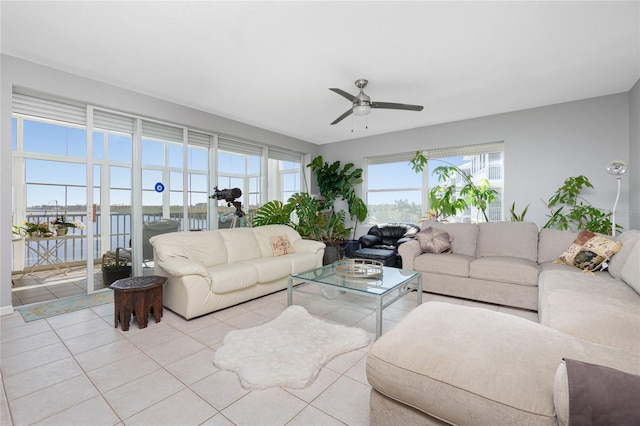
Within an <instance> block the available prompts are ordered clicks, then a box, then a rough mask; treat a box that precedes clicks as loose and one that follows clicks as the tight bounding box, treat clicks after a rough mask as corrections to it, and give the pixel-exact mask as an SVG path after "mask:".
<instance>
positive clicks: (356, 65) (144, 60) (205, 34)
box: [1, 1, 640, 144]
mask: <svg viewBox="0 0 640 426" xmlns="http://www.w3.org/2000/svg"><path fill="white" fill-rule="evenodd" d="M1 19H2V21H1V22H2V28H1V31H2V32H1V35H2V45H1V47H2V52H3V53H6V54H9V55H12V56H16V57H19V58H22V59H26V60H30V61H33V62H37V63H41V64H44V65H47V66H51V67H54V68H58V69H61V70H65V71H69V72H72V73H74V74H78V75H82V76H86V77H89V78H92V79H95V80H99V81H103V82H106V83H110V84H114V85H117V86H120V87H124V88H127V89H131V90H134V91H137V92H142V93H145V94H149V95H152V96H156V97H158V98H162V99H166V100H169V101H172V102H176V103H179V104H183V105H186V106H189V107H193V108H197V109H200V110H204V111H208V112H211V113H213V114H217V115H220V116H224V117H227V118H231V119H234V120H238V121H241V122H245V123H249V124H252V125H255V126H259V127H262V128H265V129H269V130H272V131H275V132H278V133H282V134H285V135H288V136H292V137H296V138H299V139H302V140H306V141H309V142H313V143H317V144H323V143H329V142H335V141H341V140H347V139H351V138H355V137H362V136H366V135H375V134H380V133H386V132H390V131H396V130H402V129H409V128H415V127H422V126H428V125H432V124H437V123H444V122H450V121H455V120H460V119H465V118H472V117H479V116H485V115H489V114H496V113H501V112H507V111H514V110H519V109H525V108H531V107H537V106H543V105H550V104H555V103H560V102H566V101H572V100H577V99H584V98H589V97H594V96H600V95H607V94H613V93H619V92H626V91H628V90H629V89H630V88H631V87H632V86H633V84H634V83H635V82H636V81H637V80H638V78H640V2H638V1H629V2H614V1H602V2H594V1H587V2H580V1H570V2H550V1H542V2H537V1H536V2H534V1H529V2H504V1H499V2H483V1H472V2H456V1H447V2H426V1H424V2H417V1H414V2H395V1H381V2H377V1H375V2H374V1H361V2H342V1H340V2H330V1H319V2H268V1H259V2H214V1H208V2H204V1H201V2H182V1H175V2H137V1H136V2H114V1H108V2H92V1H87V2H58V1H46V2H30V1H26V2H25V1H20V2H13V1H2V3H1ZM358 78H366V79H368V80H369V86H368V87H367V89H366V90H365V92H366V93H367V94H368V95H370V96H371V98H372V100H374V101H385V102H399V103H409V104H419V105H424V110H423V111H422V112H413V111H392V110H373V111H372V113H371V114H370V115H369V116H368V117H367V118H366V119H365V118H363V117H355V118H353V119H352V118H351V117H349V118H347V119H345V120H344V121H342V122H341V123H339V124H338V125H334V126H330V125H329V123H331V122H332V121H333V120H334V119H335V118H337V117H338V116H339V115H340V114H342V113H343V112H345V111H346V110H347V109H348V108H349V107H350V103H349V101H347V100H346V99H344V98H342V97H340V96H338V95H337V94H335V93H333V92H331V91H329V90H328V88H329V87H337V88H341V89H343V90H346V91H348V92H350V93H352V94H356V93H357V89H356V87H355V85H354V81H355V80H356V79H358ZM365 125H368V130H366V131H365V130H364V127H365ZM352 128H353V132H352V131H351V130H352Z"/></svg>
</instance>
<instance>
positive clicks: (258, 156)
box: [218, 138, 263, 228]
mask: <svg viewBox="0 0 640 426" xmlns="http://www.w3.org/2000/svg"><path fill="white" fill-rule="evenodd" d="M262 158H263V157H262V147H259V146H256V145H252V144H248V143H245V142H241V141H237V140H231V139H226V138H224V139H223V138H220V139H219V142H218V189H219V190H224V189H233V188H238V189H240V190H241V191H242V196H241V197H240V198H238V199H236V201H235V202H240V203H242V208H243V211H244V212H245V213H247V214H250V212H251V211H252V210H255V209H257V208H258V206H260V203H261V202H262ZM236 212H237V209H236V206H234V205H229V203H228V202H227V201H225V200H218V220H219V222H218V227H219V228H228V227H230V226H233V224H234V215H236ZM236 216H237V215H236ZM240 219H243V218H240ZM235 224H236V226H237V225H238V221H237V220H236V221H235ZM240 224H241V223H240Z"/></svg>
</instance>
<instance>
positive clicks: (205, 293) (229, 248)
mask: <svg viewBox="0 0 640 426" xmlns="http://www.w3.org/2000/svg"><path fill="white" fill-rule="evenodd" d="M279 236H286V237H287V238H288V240H289V242H290V244H291V247H292V248H293V251H294V252H293V253H289V254H285V255H281V256H276V255H274V249H273V247H272V241H271V237H279ZM150 241H151V245H153V252H154V262H155V273H156V274H157V275H161V276H165V277H167V282H166V284H165V286H164V290H163V299H164V306H166V307H167V308H169V309H171V310H172V311H174V312H176V313H177V314H180V315H182V316H183V317H184V318H186V319H190V318H194V317H198V316H201V315H205V314H208V313H210V312H213V311H217V310H219V309H223V308H226V307H229V306H233V305H236V304H238V303H242V302H245V301H247V300H250V299H254V298H257V297H260V296H264V295H266V294H269V293H273V292H276V291H278V290H282V289H285V288H286V287H287V279H288V277H289V275H291V274H295V273H299V272H304V271H308V270H311V269H314V268H318V267H320V266H322V257H323V255H324V248H325V244H324V243H321V242H318V241H312V240H305V239H302V238H301V237H300V234H298V233H297V232H296V231H295V230H294V229H292V228H291V227H289V226H285V225H268V226H261V227H256V228H234V229H220V230H215V231H203V232H176V233H170V234H163V235H158V236H155V237H153V238H151V240H150Z"/></svg>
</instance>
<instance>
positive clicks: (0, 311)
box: [0, 305, 14, 317]
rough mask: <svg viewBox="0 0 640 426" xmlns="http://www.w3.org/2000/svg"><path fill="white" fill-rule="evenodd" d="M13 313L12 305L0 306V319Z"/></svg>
mask: <svg viewBox="0 0 640 426" xmlns="http://www.w3.org/2000/svg"><path fill="white" fill-rule="evenodd" d="M13 312H14V309H13V305H9V306H0V317H1V316H3V315H11V314H12V313H13Z"/></svg>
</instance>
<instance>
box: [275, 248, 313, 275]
mask: <svg viewBox="0 0 640 426" xmlns="http://www.w3.org/2000/svg"><path fill="white" fill-rule="evenodd" d="M283 259H286V260H287V261H288V262H289V263H290V264H291V273H292V274H298V273H300V272H306V271H310V270H312V269H315V268H319V267H320V266H322V256H320V263H319V264H318V257H316V255H315V254H313V253H293V254H288V255H286V256H285V257H283Z"/></svg>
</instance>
